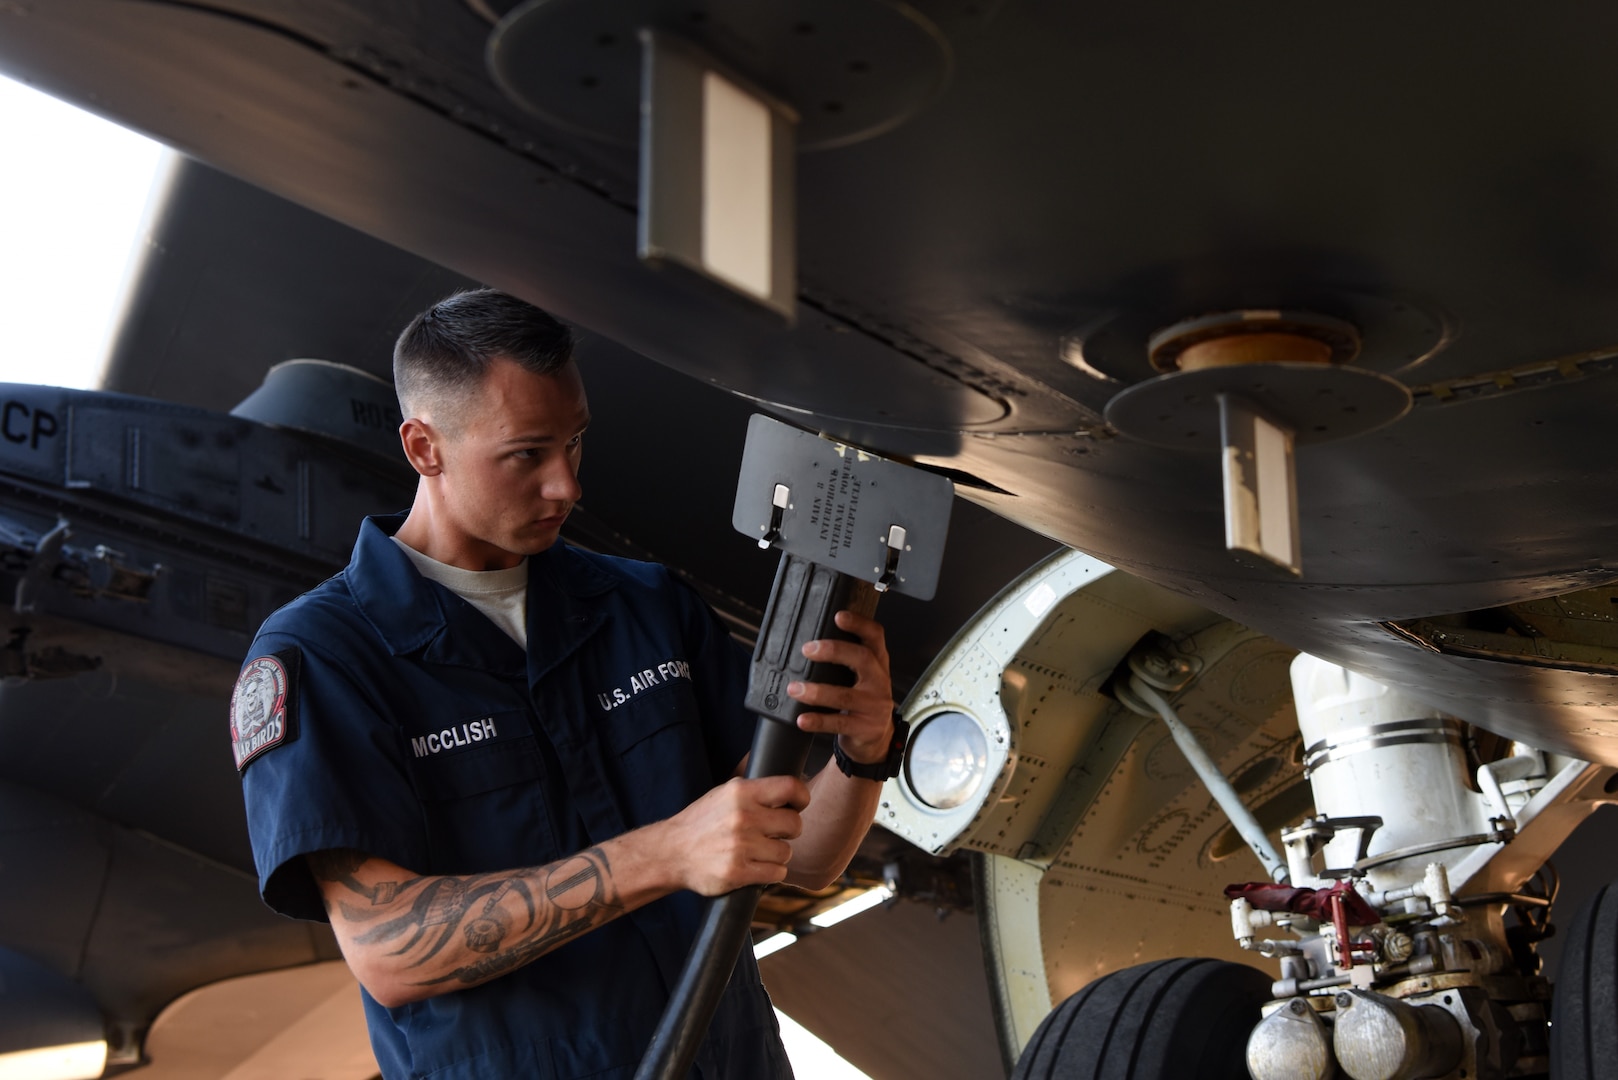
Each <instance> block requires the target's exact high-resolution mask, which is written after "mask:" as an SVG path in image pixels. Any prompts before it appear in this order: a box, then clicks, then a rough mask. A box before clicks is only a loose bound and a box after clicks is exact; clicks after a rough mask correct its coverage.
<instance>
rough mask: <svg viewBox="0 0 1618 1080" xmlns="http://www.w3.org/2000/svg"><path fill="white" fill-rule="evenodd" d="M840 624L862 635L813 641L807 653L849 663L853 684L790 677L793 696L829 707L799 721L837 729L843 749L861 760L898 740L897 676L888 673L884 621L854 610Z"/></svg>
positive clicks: (810, 727) (883, 753)
mask: <svg viewBox="0 0 1618 1080" xmlns="http://www.w3.org/2000/svg"><path fill="white" fill-rule="evenodd" d="M837 627H838V629H840V630H845V631H847V632H848V633H850V634H853V635H854V636H855V637H857V638H859V640H858V641H837V640H834V639H830V638H822V639H820V640H819V641H810V642H807V643H805V644H804V647H803V655H804V656H806V657H808V658H809V659H811V660H813V661H815V662H816V663H822V664H841V665H842V666H844V667H846V668H848V669H849V670H851V671H852V672H854V685H853V686H833V685H832V684H830V683H804V682H794V683H789V684H788V685H787V694H788V695H789V696H791V697H793V698H795V699H796V700H798V701H801V702H803V703H804V704H805V705H812V706H814V707H815V708H816V709H824V710H826V711H825V712H806V713H804V714H803V715H801V716H799V717H798V727H800V728H802V729H803V730H804V731H816V732H820V731H825V732H830V733H832V734H834V735H836V736H837V740H838V742H839V743H840V744H841V746H842V748H843V753H845V754H847V755H848V756H849V757H850V758H853V759H854V760H855V761H858V762H860V763H862V764H871V763H873V762H878V761H882V760H884V759H886V758H887V756H888V747H889V745H890V744H891V743H892V741H893V680H892V678H891V677H890V676H889V673H888V643H887V635H886V634H885V633H884V632H883V630H882V624H881V623H879V622H877V621H876V620H875V619H867V618H865V617H863V616H860V615H856V614H855V613H854V612H852V611H839V612H838V613H837Z"/></svg>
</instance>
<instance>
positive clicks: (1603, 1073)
mask: <svg viewBox="0 0 1618 1080" xmlns="http://www.w3.org/2000/svg"><path fill="white" fill-rule="evenodd" d="M1566 942H1567V943H1566V944H1565V945H1563V946H1562V962H1561V965H1560V970H1559V971H1558V973H1557V978H1556V994H1555V997H1554V998H1552V1001H1551V1075H1552V1076H1554V1077H1556V1080H1595V1078H1596V1077H1610V1076H1611V1075H1612V1069H1613V1062H1614V1061H1615V1060H1618V882H1615V883H1613V884H1611V885H1608V886H1607V887H1606V888H1604V889H1602V890H1601V891H1600V892H1598V893H1596V894H1595V896H1593V897H1591V899H1590V902H1589V903H1587V904H1585V906H1584V907H1583V908H1582V909H1581V910H1580V911H1579V913H1578V915H1577V916H1575V917H1574V919H1573V924H1572V925H1571V926H1569V927H1568V928H1567V934H1566ZM1036 1038H1037V1036H1036Z"/></svg>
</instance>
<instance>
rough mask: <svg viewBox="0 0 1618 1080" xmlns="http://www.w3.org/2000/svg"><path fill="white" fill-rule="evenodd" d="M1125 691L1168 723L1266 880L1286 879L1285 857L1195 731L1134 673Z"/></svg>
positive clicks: (1166, 700) (1187, 757)
mask: <svg viewBox="0 0 1618 1080" xmlns="http://www.w3.org/2000/svg"><path fill="white" fill-rule="evenodd" d="M1129 691H1130V693H1131V694H1133V695H1134V696H1135V697H1136V698H1138V699H1139V700H1140V701H1141V702H1143V703H1145V704H1146V705H1149V706H1151V707H1152V708H1153V709H1154V710H1156V712H1157V715H1158V716H1159V717H1160V718H1161V719H1162V721H1163V723H1165V724H1167V725H1168V728H1169V734H1171V735H1173V736H1174V744H1175V745H1176V746H1178V747H1179V748H1180V753H1182V754H1184V755H1185V759H1186V760H1187V761H1188V762H1190V763H1191V768H1192V769H1193V770H1195V772H1196V774H1197V776H1198V777H1200V778H1201V780H1202V782H1203V784H1205V785H1206V786H1207V788H1208V791H1209V793H1210V794H1212V795H1213V797H1214V801H1215V802H1217V803H1218V804H1219V808H1220V809H1221V810H1223V811H1224V812H1225V816H1226V817H1227V818H1229V819H1230V823H1231V825H1232V826H1233V827H1234V828H1235V829H1236V832H1237V833H1239V834H1240V835H1241V838H1242V839H1243V840H1245V841H1246V842H1247V846H1248V847H1249V848H1252V850H1253V854H1254V855H1257V856H1258V861H1259V862H1261V863H1263V864H1264V869H1265V870H1266V871H1267V872H1268V873H1269V875H1270V880H1272V881H1279V882H1286V881H1290V880H1291V876H1290V875H1289V874H1288V872H1287V864H1286V860H1285V859H1283V858H1281V856H1280V855H1278V854H1276V851H1275V848H1274V847H1272V846H1271V844H1270V838H1269V837H1268V836H1266V835H1265V833H1264V827H1263V826H1262V825H1260V824H1259V823H1258V819H1257V818H1255V817H1254V816H1253V812H1252V811H1251V810H1249V809H1248V808H1247V806H1246V804H1244V803H1243V802H1242V799H1241V796H1240V795H1237V794H1236V789H1235V788H1233V787H1231V786H1230V781H1229V780H1226V779H1225V774H1224V773H1223V772H1221V771H1220V770H1219V766H1218V765H1217V764H1215V763H1214V760H1213V758H1211V757H1209V756H1208V751H1206V750H1204V749H1203V748H1202V744H1201V743H1200V742H1198V741H1197V736H1196V733H1195V732H1193V731H1192V730H1191V729H1190V728H1189V727H1188V726H1186V723H1185V721H1184V720H1181V719H1180V714H1179V713H1177V712H1175V711H1174V706H1173V705H1170V704H1169V702H1168V699H1167V698H1165V697H1164V696H1163V695H1162V694H1160V693H1158V692H1157V690H1156V688H1154V687H1152V686H1150V685H1149V684H1147V683H1146V682H1145V681H1144V680H1143V679H1141V677H1140V676H1138V675H1132V676H1130V679H1129ZM1124 705H1125V706H1126V707H1127V706H1129V702H1127V701H1125V702H1124ZM1135 711H1139V710H1135Z"/></svg>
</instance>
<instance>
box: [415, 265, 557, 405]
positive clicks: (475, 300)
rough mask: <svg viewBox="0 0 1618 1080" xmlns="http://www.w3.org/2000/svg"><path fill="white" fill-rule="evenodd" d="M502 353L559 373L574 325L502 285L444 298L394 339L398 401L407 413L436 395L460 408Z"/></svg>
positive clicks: (528, 366)
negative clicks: (567, 323)
mask: <svg viewBox="0 0 1618 1080" xmlns="http://www.w3.org/2000/svg"><path fill="white" fill-rule="evenodd" d="M502 358H503V359H506V360H511V361H513V362H515V363H517V364H520V365H521V366H522V367H523V368H525V369H527V370H528V371H531V372H533V373H534V374H535V375H552V374H555V373H556V372H557V371H560V370H561V369H562V368H563V367H565V366H567V363H568V361H570V360H572V359H573V333H572V331H570V330H569V329H568V328H567V327H566V326H564V325H562V324H561V323H560V322H558V321H557V320H556V319H554V318H552V317H551V316H550V315H549V314H547V313H546V312H544V311H542V310H541V309H539V308H537V307H535V306H534V305H533V304H530V303H529V302H528V301H526V300H519V299H518V298H517V297H515V296H512V295H510V294H509V293H503V292H499V291H497V290H495V289H473V290H471V291H468V292H461V293H456V294H455V295H454V296H451V297H448V298H447V299H444V300H440V301H439V302H438V303H436V304H434V305H433V306H432V307H430V308H428V309H427V310H426V311H424V312H422V313H421V314H420V315H417V316H416V317H415V318H414V319H412V320H410V325H409V326H407V327H405V328H404V333H402V334H400V335H399V340H398V342H397V343H395V344H394V346H393V386H394V389H395V391H396V392H397V393H398V395H399V408H400V409H401V410H402V411H403V412H404V414H405V416H407V417H408V416H414V415H416V413H417V410H419V409H420V408H421V407H423V406H425V405H427V404H428V403H429V402H436V403H439V404H441V405H443V406H446V407H447V409H446V410H444V411H447V412H450V413H453V412H454V410H455V406H456V405H458V404H459V403H460V402H461V401H462V400H464V399H465V398H466V397H468V396H469V395H470V394H471V393H472V392H473V391H474V390H476V388H477V387H478V386H479V385H480V384H481V383H482V382H483V377H484V375H485V374H487V372H488V370H489V365H490V364H492V363H494V361H495V360H497V359H502ZM440 419H441V420H442V419H445V417H443V416H440Z"/></svg>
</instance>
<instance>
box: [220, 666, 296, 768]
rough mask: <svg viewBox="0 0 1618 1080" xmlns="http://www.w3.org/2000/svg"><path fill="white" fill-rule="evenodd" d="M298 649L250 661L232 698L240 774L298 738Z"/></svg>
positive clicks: (232, 736) (234, 746)
mask: <svg viewBox="0 0 1618 1080" xmlns="http://www.w3.org/2000/svg"><path fill="white" fill-rule="evenodd" d="M299 658H300V654H299V652H298V650H297V648H296V647H294V648H290V649H282V650H280V651H279V652H273V653H266V654H265V655H263V656H256V657H254V658H253V659H252V660H250V661H248V663H247V666H246V667H244V668H242V673H241V675H240V676H238V677H237V679H236V690H235V692H234V693H233V694H231V696H230V748H231V752H232V753H234V754H235V756H236V771H237V772H240V771H242V770H243V769H245V768H247V765H248V762H250V761H252V760H253V759H254V758H256V757H258V756H259V755H260V754H262V753H264V752H265V751H267V750H272V749H274V748H275V747H277V746H283V745H285V744H286V743H289V742H291V741H292V740H293V739H295V738H297V737H298V728H297V700H298V698H297V686H296V682H297V678H298V660H299Z"/></svg>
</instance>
